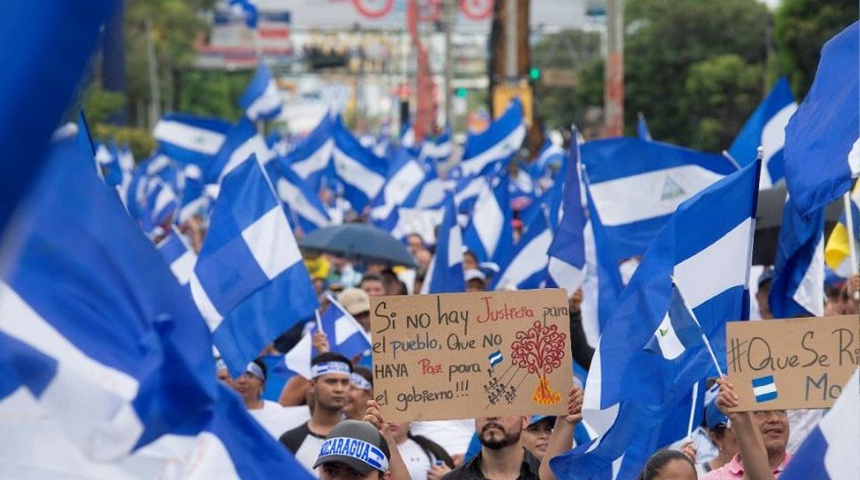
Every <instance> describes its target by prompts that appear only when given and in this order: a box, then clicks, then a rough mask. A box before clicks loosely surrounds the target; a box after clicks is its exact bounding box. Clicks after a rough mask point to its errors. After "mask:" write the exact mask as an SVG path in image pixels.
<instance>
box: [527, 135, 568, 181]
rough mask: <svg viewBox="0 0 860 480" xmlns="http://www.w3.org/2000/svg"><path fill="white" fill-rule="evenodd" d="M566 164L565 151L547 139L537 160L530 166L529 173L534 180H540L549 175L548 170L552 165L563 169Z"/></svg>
mask: <svg viewBox="0 0 860 480" xmlns="http://www.w3.org/2000/svg"><path fill="white" fill-rule="evenodd" d="M564 162H565V152H564V149H563V148H561V146H560V145H557V144H556V143H554V142H553V141H552V140H550V139H549V138H548V137H547V139H546V141H544V143H543V146H542V147H541V149H540V152H538V157H537V159H536V160H535V161H534V162H533V163H532V164H531V165H530V166H529V173H531V176H532V177H534V178H540V177H542V176H544V175H545V174H546V173H547V169H549V167H550V166H551V165H554V166H555V167H563V166H564ZM559 170H560V168H559Z"/></svg>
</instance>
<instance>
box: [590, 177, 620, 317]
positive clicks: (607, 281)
mask: <svg viewBox="0 0 860 480" xmlns="http://www.w3.org/2000/svg"><path fill="white" fill-rule="evenodd" d="M585 178H586V180H587V179H588V175H587V172H586V175H585ZM585 193H586V199H587V202H586V203H587V205H588V218H589V221H590V223H591V232H592V235H593V237H594V250H593V251H594V266H595V267H596V270H597V275H596V278H597V327H598V328H597V329H596V330H597V332H596V333H599V332H600V330H602V329H603V327H604V326H605V325H606V324H607V323H608V322H609V318H610V316H611V315H612V312H614V311H615V306H616V305H617V304H618V299H619V298H621V292H623V291H624V281H623V279H622V278H621V271H620V269H619V264H620V262H621V260H622V259H621V258H619V256H618V254H617V253H616V252H615V245H614V244H613V243H612V241H611V240H610V239H609V235H607V233H606V229H605V228H604V227H603V222H602V220H601V218H600V213H599V212H598V211H597V209H596V208H595V206H594V200H593V199H592V197H591V188H590V186H589V184H588V182H587V181H586V188H585Z"/></svg>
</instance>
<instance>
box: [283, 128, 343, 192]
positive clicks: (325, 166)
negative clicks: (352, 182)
mask: <svg viewBox="0 0 860 480" xmlns="http://www.w3.org/2000/svg"><path fill="white" fill-rule="evenodd" d="M333 132H334V121H333V120H332V118H331V116H330V115H328V114H326V115H323V118H322V120H320V123H319V124H318V125H317V126H316V127H314V129H313V130H312V131H311V133H309V134H308V136H307V137H305V138H304V139H302V140H301V141H300V142H299V143H298V145H296V147H295V148H294V149H293V150H292V151H290V152H289V153H288V154H287V156H286V157H283V158H282V159H279V161H281V162H282V163H284V164H285V165H288V166H289V167H290V168H292V169H293V171H294V172H296V175H298V176H299V178H301V179H302V180H303V181H304V182H305V183H307V185H308V188H310V189H311V190H312V191H314V192H315V191H318V190H319V189H320V187H322V178H323V175H324V174H326V173H327V171H328V170H329V165H330V164H331V154H332V150H333V149H334V137H333Z"/></svg>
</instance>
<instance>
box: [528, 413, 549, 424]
mask: <svg viewBox="0 0 860 480" xmlns="http://www.w3.org/2000/svg"><path fill="white" fill-rule="evenodd" d="M543 420H549V421H550V422H551V423H552V424H553V425H555V417H554V416H552V415H532V418H531V419H530V420H529V426H532V425H535V424H536V423H539V422H541V421H543Z"/></svg>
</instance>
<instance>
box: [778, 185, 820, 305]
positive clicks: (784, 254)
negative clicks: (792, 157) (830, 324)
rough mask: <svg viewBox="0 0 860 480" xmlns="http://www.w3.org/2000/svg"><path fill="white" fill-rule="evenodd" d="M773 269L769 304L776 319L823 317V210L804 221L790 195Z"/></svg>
mask: <svg viewBox="0 0 860 480" xmlns="http://www.w3.org/2000/svg"><path fill="white" fill-rule="evenodd" d="M773 270H774V277H773V282H772V283H771V287H770V295H769V297H768V298H769V301H768V303H769V305H770V310H771V312H772V313H773V315H774V317H776V318H791V317H796V316H810V315H812V316H817V317H820V316H823V315H824V209H818V210H816V211H813V212H811V213H810V214H809V215H807V216H806V217H805V218H803V217H801V216H800V214H799V213H798V212H797V209H796V208H795V204H794V197H792V196H791V195H789V197H788V199H787V200H786V203H785V208H784V209H783V212H782V225H781V226H780V229H779V243H778V244H777V249H776V260H775V264H774V268H773Z"/></svg>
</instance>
